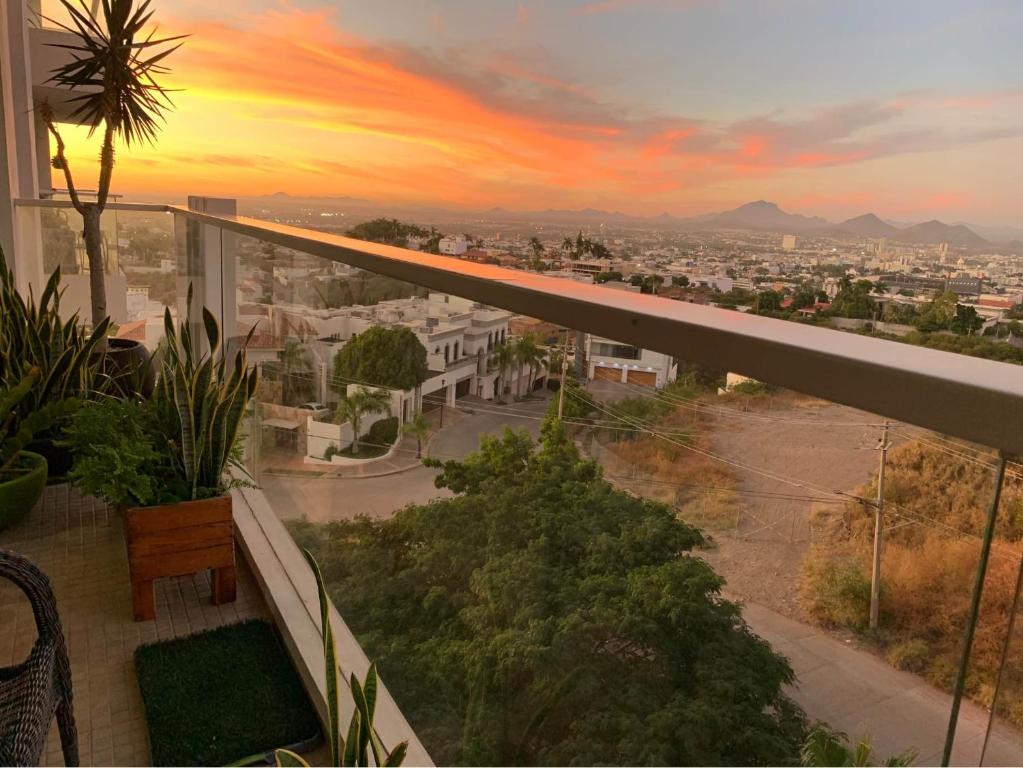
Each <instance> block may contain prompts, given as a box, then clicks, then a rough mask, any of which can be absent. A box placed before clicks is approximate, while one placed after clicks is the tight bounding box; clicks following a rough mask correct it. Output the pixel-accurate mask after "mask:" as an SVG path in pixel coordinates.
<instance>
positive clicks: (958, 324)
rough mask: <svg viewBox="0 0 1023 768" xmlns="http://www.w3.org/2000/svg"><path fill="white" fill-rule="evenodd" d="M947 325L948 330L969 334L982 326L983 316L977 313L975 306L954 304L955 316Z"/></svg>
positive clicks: (964, 334)
mask: <svg viewBox="0 0 1023 768" xmlns="http://www.w3.org/2000/svg"><path fill="white" fill-rule="evenodd" d="M948 327H949V330H950V331H953V332H955V333H959V334H962V335H963V336H970V335H972V334H974V333H976V332H977V331H979V330H980V329H981V328H983V327H984V318H982V317H980V316H979V315H978V314H977V310H976V308H975V307H968V306H965V305H963V304H959V305H957V306H956V313H955V316H954V317H953V318H952V321H951V322H950V323H949V324H948Z"/></svg>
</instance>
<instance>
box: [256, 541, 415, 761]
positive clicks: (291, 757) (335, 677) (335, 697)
mask: <svg viewBox="0 0 1023 768" xmlns="http://www.w3.org/2000/svg"><path fill="white" fill-rule="evenodd" d="M303 554H304V555H305V559H306V561H307V562H308V563H309V567H310V568H312V569H313V576H315V578H316V589H317V592H318V594H319V598H320V627H321V635H322V637H323V661H324V664H325V667H326V675H327V680H326V683H327V690H326V693H327V715H328V716H327V720H328V725H329V726H330V728H329V730H330V733H329V734H328V741H329V742H330V759H331V762H330V764H331V765H332V766H370V765H376V766H381V768H386V767H387V766H400V765H401V764H402V763H403V762H404V761H405V754H406V752H407V751H408V742H407V741H403V742H401V743H400V744H398V745H396V746H395V747H394V749H392V750H390V751H387V750H386V749H385V748H384V745H383V744H382V743H381V742H380V737H378V736H377V734H376V731H375V729H374V728H373V715H374V712H375V711H376V701H377V689H378V687H379V678H378V677H377V667H376V664H375V663H372V664H370V665H369V670H368V671H367V672H366V679H365V681H364V682H363V683H360V682H359V679H358V678H357V677H356V676H355V673H354V672H353V673H352V675H351V677H350V678H349V682H348V684H349V686H350V688H351V691H352V699H353V701H354V702H355V710H354V711H353V712H352V718H351V720H350V721H349V723H348V737H347V738H342V736H341V704H340V680H339V674H340V670H339V669H338V664H337V646H336V645H335V643H334V631H333V629H332V628H331V624H330V600H329V599H328V598H327V590H326V589H325V588H324V586H323V574H321V573H320V566H319V565H318V564H317V563H316V558H314V557H313V556H312V554H311V553H310V552H309V550H303ZM274 757H275V760H276V763H277V765H278V767H279V768H309V763H307V762H306V761H305V760H303V759H302V757H301V756H299V755H297V754H295V753H294V752H291V751H289V750H287V749H278V750H276V751H275V752H274ZM371 760H372V762H371Z"/></svg>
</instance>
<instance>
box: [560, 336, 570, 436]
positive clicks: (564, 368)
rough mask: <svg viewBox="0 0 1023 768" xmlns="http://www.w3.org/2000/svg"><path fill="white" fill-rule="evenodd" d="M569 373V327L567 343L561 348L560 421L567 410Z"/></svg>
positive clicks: (566, 337)
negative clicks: (566, 382)
mask: <svg viewBox="0 0 1023 768" xmlns="http://www.w3.org/2000/svg"><path fill="white" fill-rule="evenodd" d="M566 373H568V329H567V328H566V329H565V345H564V347H563V348H562V350H561V381H559V382H558V421H559V422H560V421H561V413H562V412H563V411H564V410H565V374H566Z"/></svg>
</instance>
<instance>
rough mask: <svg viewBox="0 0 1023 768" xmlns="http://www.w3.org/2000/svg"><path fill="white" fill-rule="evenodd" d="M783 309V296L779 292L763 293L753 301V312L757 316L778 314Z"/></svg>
mask: <svg viewBox="0 0 1023 768" xmlns="http://www.w3.org/2000/svg"><path fill="white" fill-rule="evenodd" d="M779 309H781V294H780V293H778V292H777V291H763V292H762V293H758V294H757V295H756V297H755V298H754V299H753V311H754V312H756V313H757V314H766V313H768V312H777V311H778V310H779Z"/></svg>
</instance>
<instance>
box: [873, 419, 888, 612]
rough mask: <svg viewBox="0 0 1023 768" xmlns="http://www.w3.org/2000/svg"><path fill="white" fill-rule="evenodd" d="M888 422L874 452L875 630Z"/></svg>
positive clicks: (878, 605)
mask: <svg viewBox="0 0 1023 768" xmlns="http://www.w3.org/2000/svg"><path fill="white" fill-rule="evenodd" d="M890 447H891V444H890V443H889V442H888V420H887V419H885V422H884V426H882V427H881V442H879V443H878V444H877V448H876V449H875V450H879V451H881V466H880V468H879V469H878V471H877V503H876V504H875V505H874V568H873V571H872V572H871V574H870V628H871V629H877V623H878V615H879V613H880V611H881V528H882V526H883V524H884V467H885V462H886V460H887V458H888V449H889V448H890Z"/></svg>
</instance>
